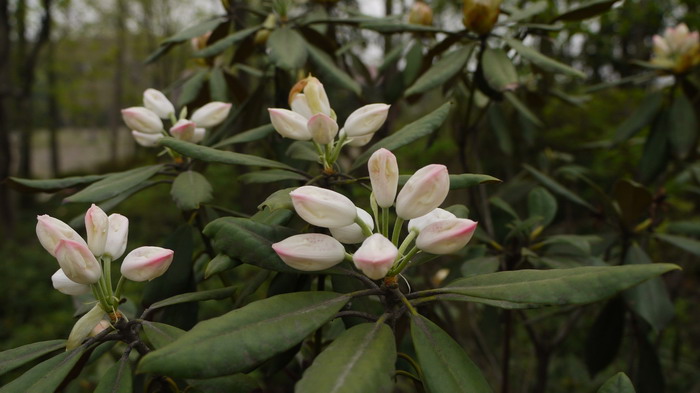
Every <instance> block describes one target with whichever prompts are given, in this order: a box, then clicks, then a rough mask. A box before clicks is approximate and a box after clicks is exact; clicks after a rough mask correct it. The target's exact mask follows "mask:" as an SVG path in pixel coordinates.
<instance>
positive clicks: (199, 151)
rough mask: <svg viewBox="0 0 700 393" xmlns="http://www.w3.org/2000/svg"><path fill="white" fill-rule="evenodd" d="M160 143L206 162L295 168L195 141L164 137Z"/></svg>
mask: <svg viewBox="0 0 700 393" xmlns="http://www.w3.org/2000/svg"><path fill="white" fill-rule="evenodd" d="M160 144H161V145H163V146H166V147H169V148H171V149H173V150H175V151H176V152H178V153H180V154H183V155H185V156H187V157H192V158H194V159H197V160H202V161H206V162H219V163H222V164H229V165H250V166H261V167H268V168H282V169H293V168H292V167H290V166H289V165H286V164H283V163H281V162H277V161H272V160H268V159H266V158H262V157H258V156H254V155H251V154H242V153H235V152H232V151H223V150H217V149H213V148H211V147H206V146H200V145H197V144H194V143H190V142H185V141H181V140H178V139H175V138H168V137H166V138H163V139H161V140H160Z"/></svg>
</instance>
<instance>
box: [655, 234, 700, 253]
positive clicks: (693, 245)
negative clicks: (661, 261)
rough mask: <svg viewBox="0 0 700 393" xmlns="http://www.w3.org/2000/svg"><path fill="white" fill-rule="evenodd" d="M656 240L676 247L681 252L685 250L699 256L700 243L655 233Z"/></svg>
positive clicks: (686, 238)
mask: <svg viewBox="0 0 700 393" xmlns="http://www.w3.org/2000/svg"><path fill="white" fill-rule="evenodd" d="M654 237H656V238H657V239H660V240H663V241H664V242H666V243H668V244H670V245H672V246H676V247H678V248H680V249H681V250H685V251H687V252H689V253H691V254H695V255H697V256H700V241H698V240H695V239H691V238H688V237H683V236H677V235H669V234H665V233H657V234H655V235H654Z"/></svg>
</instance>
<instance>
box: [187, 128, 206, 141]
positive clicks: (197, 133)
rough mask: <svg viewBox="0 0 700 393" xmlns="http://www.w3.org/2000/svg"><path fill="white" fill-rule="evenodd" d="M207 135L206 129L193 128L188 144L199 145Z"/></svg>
mask: <svg viewBox="0 0 700 393" xmlns="http://www.w3.org/2000/svg"><path fill="white" fill-rule="evenodd" d="M206 135H207V129H206V128H195V129H194V135H192V139H191V140H190V142H192V143H199V142H201V141H203V140H204V137H205V136H206Z"/></svg>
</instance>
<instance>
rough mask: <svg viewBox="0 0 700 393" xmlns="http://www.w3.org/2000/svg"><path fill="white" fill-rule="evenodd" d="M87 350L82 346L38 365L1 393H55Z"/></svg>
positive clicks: (0, 392) (0, 390)
mask: <svg viewBox="0 0 700 393" xmlns="http://www.w3.org/2000/svg"><path fill="white" fill-rule="evenodd" d="M85 350H86V347H85V346H81V347H78V348H76V349H74V350H72V351H67V352H63V353H60V354H58V355H56V356H54V357H52V358H51V359H48V360H45V361H43V362H41V363H39V364H37V365H36V366H34V367H32V368H31V369H30V370H29V371H27V372H25V373H24V374H22V375H21V376H20V377H19V378H17V379H15V380H14V381H12V382H10V383H8V384H7V385H5V386H3V387H1V388H0V393H46V392H53V391H55V390H56V388H57V387H58V386H59V385H61V383H62V382H63V380H64V379H65V378H66V376H67V375H68V373H69V372H70V371H71V370H72V369H73V367H74V366H75V365H76V363H78V360H80V358H81V357H82V355H83V353H85Z"/></svg>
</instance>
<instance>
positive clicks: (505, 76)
mask: <svg viewBox="0 0 700 393" xmlns="http://www.w3.org/2000/svg"><path fill="white" fill-rule="evenodd" d="M481 61H482V69H483V72H484V78H485V79H486V82H487V83H488V84H489V86H491V87H492V88H493V89H494V90H496V91H499V92H503V91H506V90H515V88H517V87H518V71H516V70H515V66H514V65H513V61H512V60H511V59H510V58H509V57H508V55H507V54H506V52H505V51H504V50H503V49H500V48H496V49H494V48H487V49H486V50H485V51H484V53H483V55H482V57H481Z"/></svg>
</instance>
